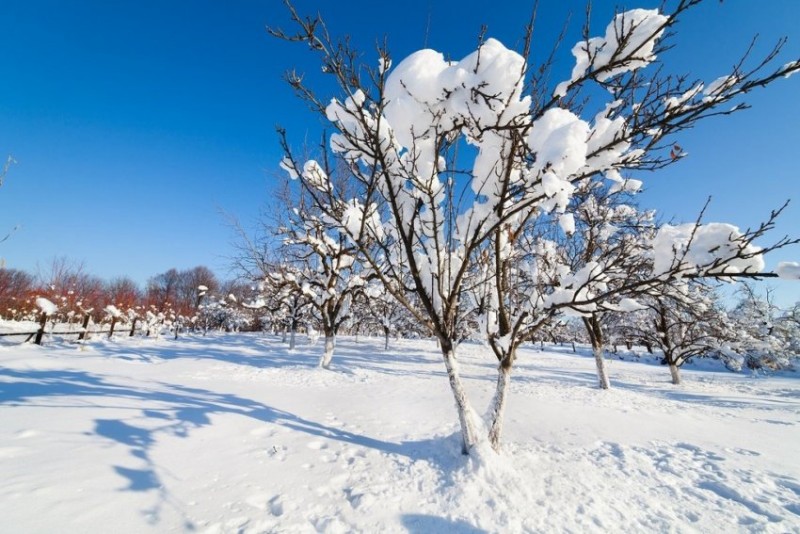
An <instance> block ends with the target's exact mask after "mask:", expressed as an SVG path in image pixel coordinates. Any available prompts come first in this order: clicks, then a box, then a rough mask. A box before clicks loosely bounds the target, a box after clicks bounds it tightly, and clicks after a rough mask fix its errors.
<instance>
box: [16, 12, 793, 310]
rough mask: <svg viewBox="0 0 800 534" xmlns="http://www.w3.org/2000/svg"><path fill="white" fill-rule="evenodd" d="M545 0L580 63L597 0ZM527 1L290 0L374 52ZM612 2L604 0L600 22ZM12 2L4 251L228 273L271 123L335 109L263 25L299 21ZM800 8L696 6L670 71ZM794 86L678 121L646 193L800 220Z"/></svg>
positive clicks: (545, 39) (318, 79) (670, 58)
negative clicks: (297, 86)
mask: <svg viewBox="0 0 800 534" xmlns="http://www.w3.org/2000/svg"><path fill="white" fill-rule="evenodd" d="M540 3H541V4H542V5H541V6H540V8H539V14H538V26H537V38H536V41H535V43H536V47H535V49H534V54H533V61H534V62H535V61H536V59H537V57H542V56H543V55H544V54H546V53H548V52H549V47H550V46H551V44H552V42H553V39H554V37H555V35H557V33H558V32H559V31H560V29H561V27H562V26H563V24H564V20H565V17H566V16H567V15H568V14H569V13H570V12H572V19H571V24H570V30H569V32H568V35H567V38H566V39H565V43H564V45H563V46H562V47H561V49H560V50H559V52H558V54H557V56H556V57H557V70H556V72H557V73H560V74H561V76H559V78H563V77H567V76H568V73H569V70H570V69H571V66H572V58H571V55H570V54H569V48H570V47H571V46H572V44H573V43H574V42H575V41H576V40H577V39H578V38H579V37H580V26H581V23H582V22H583V19H584V2H583V1H582V0H581V1H565V2H548V1H542V2H540ZM531 5H532V2H530V1H524V2H522V1H510V2H504V3H502V6H503V8H502V9H498V8H497V7H496V6H500V4H492V3H487V2H475V3H470V2H458V1H450V0H448V1H437V2H434V1H432V0H410V1H407V2H404V3H402V4H401V3H386V4H381V3H380V2H374V0H372V1H367V0H353V1H349V2H337V3H333V2H313V1H309V0H298V1H297V2H296V6H297V8H298V10H299V11H300V12H301V13H314V12H316V11H317V10H319V11H321V12H322V14H323V15H324V16H325V18H326V20H327V22H328V26H329V29H330V31H331V33H333V34H334V35H345V34H349V35H351V36H352V38H353V41H354V43H355V44H356V46H357V47H358V48H360V49H361V50H363V51H364V60H365V61H368V62H373V61H375V57H376V56H375V52H374V45H375V43H376V41H378V40H382V39H383V37H384V36H385V37H387V38H388V42H389V46H390V50H391V52H392V54H393V56H394V57H395V60H396V61H397V60H399V59H401V58H402V57H404V56H405V55H407V54H408V53H410V52H413V51H414V50H417V49H419V48H422V47H423V46H425V45H427V46H428V47H432V48H436V49H438V50H440V51H442V52H444V53H445V54H446V55H450V56H452V57H454V58H460V57H463V56H464V55H466V54H468V53H469V52H470V51H471V50H472V49H473V48H474V46H475V43H476V40H477V37H476V36H477V34H478V32H479V31H480V28H481V25H482V24H486V25H487V26H488V32H487V36H492V37H496V38H498V39H500V40H501V41H503V42H504V43H506V44H507V45H509V46H513V45H514V44H516V43H518V42H519V40H520V37H521V36H522V31H523V25H524V23H525V22H526V21H527V19H528V17H529V14H530V9H531ZM615 5H617V4H616V3H613V2H606V1H595V2H594V6H593V12H592V15H593V16H592V20H593V25H594V31H593V34H595V35H596V34H599V33H601V32H602V31H603V29H604V28H605V25H606V24H607V23H608V21H609V20H610V18H611V16H612V15H613V12H614V7H615ZM657 5H658V2H653V1H642V2H633V3H630V4H623V6H624V7H625V8H632V7H655V6H657ZM487 6H488V7H487ZM0 10H1V11H0V12H1V13H2V14H3V20H4V21H5V24H4V25H3V26H4V28H3V31H2V32H0V54H1V55H2V57H3V83H2V84H0V154H6V153H7V154H12V155H13V156H14V157H15V158H16V160H17V161H18V164H17V165H15V166H14V167H13V168H12V169H11V171H10V173H9V175H8V177H7V179H6V183H5V184H4V185H3V188H2V189H0V229H6V228H11V227H13V226H15V225H20V226H21V228H20V229H19V230H18V231H17V232H16V233H14V235H13V236H12V237H11V238H10V239H9V240H8V241H6V242H5V243H3V244H2V245H0V258H3V259H4V260H5V264H6V265H7V266H8V267H16V268H21V269H26V270H29V271H35V270H36V268H37V264H38V265H42V266H46V265H47V264H48V263H49V261H50V259H52V258H53V257H57V256H67V257H68V258H71V259H73V260H76V261H83V262H84V263H85V266H86V268H87V270H88V271H90V272H93V273H95V274H97V275H100V276H102V277H104V278H112V277H114V276H120V275H129V276H131V277H133V278H134V279H135V280H137V281H139V282H142V283H143V282H144V281H146V279H147V278H148V277H149V276H152V275H154V274H157V273H160V272H163V271H165V270H167V269H169V268H171V267H176V268H179V269H180V268H188V267H192V266H195V265H199V264H204V265H208V266H209V267H211V268H213V269H215V270H216V271H217V272H219V273H220V274H221V275H223V276H225V275H226V268H227V265H228V262H227V260H226V259H225V257H226V256H227V255H229V254H230V253H231V250H230V247H229V242H230V241H231V239H232V235H231V232H230V231H229V230H228V229H227V228H226V227H225V225H224V223H223V218H222V217H221V216H220V214H219V210H225V211H228V212H231V213H234V214H236V215H237V216H239V217H240V218H241V219H242V220H243V221H244V222H245V223H250V222H252V221H253V220H254V219H255V218H256V217H257V215H258V212H259V210H260V209H261V208H263V206H264V204H265V203H266V202H267V201H268V200H269V199H270V194H271V191H272V187H273V186H274V184H275V183H276V181H277V180H276V178H275V176H276V174H277V162H278V161H279V159H280V152H279V147H278V143H277V137H276V135H275V129H274V127H275V125H276V124H281V125H283V126H285V127H286V128H287V129H288V130H289V131H290V135H291V139H292V142H293V143H296V144H297V145H300V144H301V143H302V142H303V140H304V139H309V140H311V141H312V142H313V141H314V140H316V139H318V137H319V134H320V131H321V129H322V126H323V125H322V123H321V122H320V120H319V119H318V118H317V117H316V116H314V115H313V114H311V113H310V112H308V111H307V110H306V108H305V107H304V105H303V104H302V103H301V102H299V101H298V100H297V99H296V98H294V96H293V95H292V92H291V90H290V89H289V88H288V87H287V86H286V85H285V84H284V83H283V82H282V80H281V76H282V73H283V72H284V71H286V70H287V69H289V68H297V70H298V71H299V72H305V73H306V76H307V78H306V79H307V80H309V81H311V82H312V83H314V84H317V87H318V88H319V93H320V95H321V96H323V97H324V98H328V97H330V96H334V92H333V88H332V87H330V86H329V85H327V84H328V81H327V80H326V77H325V76H324V75H322V74H321V73H320V72H319V66H318V63H316V58H315V57H314V56H313V55H312V54H311V53H309V51H308V50H307V48H306V47H304V46H302V45H291V44H288V43H283V42H280V41H277V40H275V39H274V38H271V37H269V36H268V35H267V33H266V31H265V30H264V27H265V25H273V26H284V27H287V28H288V27H289V24H288V18H287V15H286V11H285V9H284V8H283V6H282V4H281V2H278V1H277V0H262V1H255V0H237V1H232V2H219V1H213V0H195V1H192V2H180V1H168V2H165V1H163V0H159V1H154V0H144V1H136V2H133V1H129V2H122V1H117V2H106V1H82V2H67V1H56V0H6V1H4V2H3V4H2V7H0ZM798 20H800V2H797V1H796V0H770V1H768V2H756V1H754V0H725V2H723V3H720V2H718V1H716V0H707V1H706V2H705V4H703V5H701V6H700V7H699V8H697V9H695V10H694V11H693V12H690V13H688V14H687V15H686V16H685V17H684V21H683V24H682V25H680V26H679V27H678V35H677V36H676V37H675V39H674V40H673V42H674V43H675V45H676V46H675V48H674V49H673V50H671V51H670V52H669V53H667V54H665V55H664V56H663V57H662V59H664V62H665V64H666V66H667V68H668V69H669V70H670V71H672V72H689V73H691V74H692V75H693V77H697V78H701V79H704V80H707V81H710V80H713V79H714V78H716V77H717V76H719V75H722V74H724V73H726V71H727V70H728V69H729V68H730V67H731V66H732V65H733V63H734V62H735V61H736V60H737V59H738V57H739V56H740V54H741V53H742V52H743V51H744V50H745V48H746V47H747V45H748V43H749V42H750V39H751V38H752V37H753V36H754V35H755V34H760V35H761V37H760V40H759V43H758V46H757V50H760V51H762V52H763V51H765V50H766V49H767V48H768V47H769V45H771V44H772V43H774V41H775V40H776V39H777V38H778V37H779V36H783V35H785V36H788V37H789V44H788V45H787V48H786V50H785V52H784V54H783V55H782V57H781V58H780V59H779V61H778V64H782V63H785V62H788V61H790V60H792V59H796V58H797V57H798V56H800V25H798V24H797V21H798ZM557 81H560V80H557V79H554V83H555V82H557ZM799 95H800V76H798V77H797V78H792V79H789V80H781V82H779V83H776V84H775V85H774V86H772V87H770V88H768V89H767V90H765V91H763V92H759V93H757V94H753V96H752V97H751V98H748V102H750V103H752V104H753V109H751V110H748V111H744V112H742V113H740V114H738V115H736V116H733V117H727V118H721V119H712V120H709V121H707V122H705V123H703V124H701V126H699V127H698V128H697V129H696V130H694V131H692V132H690V133H687V134H685V135H682V136H681V137H680V139H677V141H678V142H679V143H680V144H681V145H682V146H683V147H684V149H685V150H686V151H687V152H689V155H690V157H688V158H686V159H685V160H684V161H682V162H681V163H680V164H679V165H675V166H673V167H672V168H670V169H667V170H665V171H662V172H659V173H655V174H648V175H645V176H644V180H645V184H646V188H647V191H646V193H645V194H644V195H643V197H642V198H641V202H642V204H643V205H645V206H648V207H655V208H657V209H659V211H660V212H661V213H662V214H663V215H664V217H666V218H670V217H673V216H674V217H675V218H676V220H693V219H694V217H695V216H696V214H697V212H698V211H699V210H700V209H701V208H702V206H703V203H704V202H705V199H706V198H707V197H708V196H709V195H713V197H714V200H713V203H712V205H711V207H710V209H709V211H708V219H709V220H720V221H726V222H731V223H734V224H737V225H739V226H741V227H747V226H751V225H755V224H757V223H758V221H759V220H761V219H763V218H764V217H766V216H767V215H768V213H769V210H770V209H771V208H773V207H776V206H778V205H779V204H781V203H782V202H783V201H784V200H785V199H786V198H789V197H793V198H794V199H795V202H796V205H792V206H790V208H789V209H788V211H787V213H786V215H785V216H784V217H783V219H782V220H781V222H780V224H779V226H778V228H777V230H776V235H777V234H780V235H783V234H786V233H789V234H792V233H793V234H795V235H797V234H800V195H798V193H800V181H799V180H798V170H797V169H798V166H797V163H796V158H795V157H794V156H795V154H796V152H797V150H798V148H797V147H800V133H798V129H797V125H798V124H799V123H800V99H798V96H799ZM789 259H800V248H798V247H795V248H794V249H790V250H787V251H785V252H780V253H777V254H775V256H774V258H773V259H772V260H770V261H769V262H768V264H769V265H774V263H775V261H777V260H789ZM778 287H779V293H780V295H779V298H780V299H781V302H782V303H783V304H788V303H789V302H793V301H794V300H797V299H800V289H799V288H798V287H796V285H790V284H781V285H779V286H778Z"/></svg>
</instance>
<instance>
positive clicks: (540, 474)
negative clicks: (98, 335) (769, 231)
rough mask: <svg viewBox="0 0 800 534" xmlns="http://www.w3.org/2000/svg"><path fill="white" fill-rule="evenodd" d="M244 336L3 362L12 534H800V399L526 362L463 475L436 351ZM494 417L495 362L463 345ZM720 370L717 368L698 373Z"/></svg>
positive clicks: (738, 381) (762, 386)
mask: <svg viewBox="0 0 800 534" xmlns="http://www.w3.org/2000/svg"><path fill="white" fill-rule="evenodd" d="M382 344H383V340H377V339H376V340H361V342H359V343H356V342H355V340H353V339H345V340H341V341H340V343H339V347H338V348H337V355H336V357H335V359H334V366H333V370H332V371H324V370H320V369H317V368H316V367H315V365H316V363H317V362H318V361H319V355H320V352H321V351H322V349H323V347H322V346H321V345H315V346H309V345H303V344H302V343H301V344H300V345H299V346H298V349H297V350H296V351H294V352H292V353H290V352H288V351H287V350H286V348H285V345H283V344H281V343H280V342H279V340H277V339H274V338H265V337H261V336H255V335H229V336H210V337H206V338H200V337H198V338H188V339H181V340H178V341H174V340H167V339H164V340H158V341H156V340H149V339H134V340H129V339H120V340H117V341H114V342H105V341H98V342H93V343H90V344H87V345H84V346H77V345H72V344H57V343H51V345H50V346H45V347H35V346H27V345H26V346H5V347H0V477H2V481H3V482H2V484H0V517H1V518H2V528H0V530H2V531H4V532H26V533H36V532H42V533H44V532H75V533H78V532H81V533H93V532H97V533H100V532H117V533H126V532H131V533H133V532H189V531H192V532H220V533H227V532H247V533H250V532H252V533H255V532H426V533H428V532H467V533H475V532H504V533H506V532H587V531H598V532H600V531H603V532H653V531H675V532H709V531H716V532H723V531H724V532H763V531H766V532H798V531H800V455H798V449H797V447H798V444H800V428H799V427H798V422H799V421H800V381H798V379H797V378H795V375H794V374H787V375H784V376H781V377H771V378H753V377H750V376H746V375H743V374H732V373H729V372H727V371H724V370H721V369H717V370H713V369H716V368H715V367H714V366H713V365H710V364H708V365H705V366H704V367H705V368H706V369H705V370H701V369H697V368H696V367H694V368H693V366H687V367H686V368H685V370H684V373H685V374H684V379H685V384H684V385H682V386H679V387H675V386H672V385H671V384H669V373H668V372H667V370H666V369H665V368H663V367H660V366H657V365H646V364H644V363H641V362H630V361H619V360H611V361H609V371H610V373H611V378H612V384H613V388H614V389H612V390H610V391H600V390H598V389H596V388H595V383H596V378H595V374H594V362H593V360H592V359H591V358H590V357H588V356H575V355H572V354H570V353H568V352H556V351H550V352H547V351H545V352H540V351H539V350H537V349H534V348H526V349H524V350H523V351H522V352H521V355H520V356H521V358H520V364H519V367H518V369H517V371H516V374H515V376H514V378H513V385H512V388H513V389H512V397H511V401H510V405H509V413H508V418H507V429H506V445H505V450H504V455H503V456H501V457H495V456H492V454H491V453H488V452H485V453H483V454H482V455H476V457H474V458H466V457H463V456H461V455H460V441H459V439H460V438H459V436H458V434H457V430H458V428H457V424H456V418H455V412H454V409H453V406H452V397H451V394H450V391H449V388H448V387H447V383H446V378H445V376H444V366H443V365H442V363H441V361H440V359H439V355H438V354H437V350H436V347H435V345H434V344H433V343H432V342H429V341H398V342H395V343H394V345H393V348H392V350H391V351H389V352H388V353H387V352H384V351H383V350H382ZM459 355H460V358H461V360H462V362H463V371H464V376H465V379H466V382H467V387H468V388H469V389H470V390H471V393H472V394H473V395H475V396H476V399H477V400H479V401H480V402H482V403H485V405H486V406H488V404H489V400H490V399H489V396H490V395H491V393H492V390H493V386H494V383H493V381H494V376H495V375H494V370H493V363H492V361H491V360H489V359H488V358H487V354H486V350H485V349H483V348H482V347H480V346H478V345H462V347H460V348H459ZM712 368H713V369H712Z"/></svg>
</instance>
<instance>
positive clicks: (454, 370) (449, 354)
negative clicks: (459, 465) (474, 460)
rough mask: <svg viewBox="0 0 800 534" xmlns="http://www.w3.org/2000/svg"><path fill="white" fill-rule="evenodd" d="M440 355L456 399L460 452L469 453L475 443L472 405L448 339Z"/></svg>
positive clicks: (443, 344)
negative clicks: (459, 427) (459, 429)
mask: <svg viewBox="0 0 800 534" xmlns="http://www.w3.org/2000/svg"><path fill="white" fill-rule="evenodd" d="M442 357H443V358H444V366H445V368H447V378H448V379H449V380H450V390H451V391H452V392H453V397H454V399H455V401H456V411H457V412H458V422H459V423H460V425H461V439H462V443H461V452H462V453H463V454H469V452H470V450H471V449H472V447H473V446H474V445H475V443H476V432H475V425H474V422H473V420H472V407H471V406H470V404H469V399H467V392H466V391H464V385H463V384H462V383H461V376H460V374H459V370H458V361H457V360H456V354H455V351H454V350H453V347H452V345H451V343H450V341H449V340H448V341H447V342H443V343H442Z"/></svg>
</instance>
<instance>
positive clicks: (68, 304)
mask: <svg viewBox="0 0 800 534" xmlns="http://www.w3.org/2000/svg"><path fill="white" fill-rule="evenodd" d="M201 288H202V289H201ZM251 293H252V289H251V288H250V287H249V286H244V285H242V284H239V283H236V282H220V281H219V280H218V279H217V277H216V275H215V274H214V273H213V272H212V271H211V270H210V269H209V268H207V267H204V266H197V267H194V268H191V269H185V270H177V269H169V270H168V271H166V272H164V273H161V274H158V275H156V276H153V277H152V278H150V279H149V280H148V282H147V284H146V286H145V287H144V288H141V287H139V285H138V284H137V283H136V282H135V281H133V280H132V279H130V278H127V277H121V278H115V279H113V280H110V281H106V280H103V279H102V278H99V277H97V276H94V275H91V274H89V273H88V272H87V271H86V270H85V269H84V267H83V265H81V264H77V263H73V262H70V261H69V260H67V259H64V258H59V259H56V260H53V261H52V263H51V264H50V266H49V268H48V269H46V270H44V271H41V272H39V273H37V274H36V275H33V274H30V273H28V272H26V271H21V270H17V269H0V316H1V317H3V318H5V319H8V320H22V319H32V318H35V317H37V314H38V312H39V310H38V309H37V306H36V299H37V298H45V299H47V300H48V301H50V302H52V303H53V304H54V305H55V306H56V307H57V308H58V313H57V315H56V316H55V317H53V320H55V321H60V322H67V323H71V322H81V321H83V320H84V318H86V317H87V316H89V317H91V319H92V320H94V321H95V322H100V321H102V320H104V319H106V318H108V317H109V316H113V315H115V314H121V315H122V316H124V317H125V318H128V319H133V318H139V319H142V320H148V319H149V320H150V322H153V323H154V324H155V323H158V322H159V321H161V323H169V324H171V325H178V324H180V325H181V326H189V325H194V326H197V327H200V326H202V327H203V328H210V327H214V328H216V327H223V328H241V327H246V326H247V325H249V324H251V321H250V318H249V317H244V316H241V314H240V313H239V312H238V311H237V306H236V305H235V303H236V302H237V301H238V300H239V299H245V298H247V296H248V295H249V294H251ZM237 295H238V297H237Z"/></svg>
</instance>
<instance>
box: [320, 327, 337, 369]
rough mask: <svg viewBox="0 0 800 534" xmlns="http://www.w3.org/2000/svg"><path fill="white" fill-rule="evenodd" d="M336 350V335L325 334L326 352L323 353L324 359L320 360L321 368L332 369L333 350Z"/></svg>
mask: <svg viewBox="0 0 800 534" xmlns="http://www.w3.org/2000/svg"><path fill="white" fill-rule="evenodd" d="M335 348H336V337H335V336H334V335H332V334H331V335H328V334H327V333H326V334H325V352H323V353H322V358H320V360H319V366H320V367H322V368H323V369H330V368H331V360H333V349H335Z"/></svg>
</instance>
